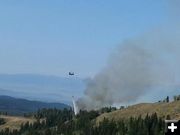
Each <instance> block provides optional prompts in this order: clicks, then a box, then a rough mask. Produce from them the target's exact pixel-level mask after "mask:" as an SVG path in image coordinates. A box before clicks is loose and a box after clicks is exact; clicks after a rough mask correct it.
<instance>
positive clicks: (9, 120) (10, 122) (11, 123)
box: [0, 115, 35, 130]
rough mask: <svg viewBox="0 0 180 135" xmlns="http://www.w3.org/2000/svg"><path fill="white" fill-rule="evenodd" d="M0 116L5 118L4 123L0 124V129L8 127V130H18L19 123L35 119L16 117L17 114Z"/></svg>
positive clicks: (31, 121)
mask: <svg viewBox="0 0 180 135" xmlns="http://www.w3.org/2000/svg"><path fill="white" fill-rule="evenodd" d="M0 118H4V119H5V122H6V123H5V124H4V125H1V126H0V130H2V129H5V128H9V129H10V130H13V129H17V130H19V128H20V126H21V124H23V123H26V122H29V123H33V122H35V119H33V118H24V117H17V116H4V115H0Z"/></svg>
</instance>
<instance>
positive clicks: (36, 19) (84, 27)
mask: <svg viewBox="0 0 180 135" xmlns="http://www.w3.org/2000/svg"><path fill="white" fill-rule="evenodd" d="M0 18H1V20H0V62H1V66H0V73H10V74H11V73H13V74H15V73H38V74H48V75H57V76H65V75H66V74H67V72H69V71H74V72H77V73H78V75H79V76H80V77H88V76H93V75H94V74H95V73H97V72H98V71H100V70H101V69H102V68H103V67H104V66H105V64H106V61H107V59H108V56H109V55H110V53H111V51H113V49H115V47H116V46H118V44H120V43H121V42H122V41H123V40H125V39H128V38H131V37H136V36H138V35H139V34H141V33H143V32H146V31H148V30H151V29H152V28H153V27H156V26H159V25H161V24H162V23H163V22H165V21H166V19H167V2H166V1H165V0H113V1H110V0H1V1H0Z"/></svg>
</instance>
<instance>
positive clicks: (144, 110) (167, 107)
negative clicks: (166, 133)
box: [96, 101, 180, 123]
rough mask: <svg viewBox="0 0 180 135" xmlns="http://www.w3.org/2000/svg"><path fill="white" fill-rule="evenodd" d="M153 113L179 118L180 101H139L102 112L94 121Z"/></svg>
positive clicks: (143, 115)
mask: <svg viewBox="0 0 180 135" xmlns="http://www.w3.org/2000/svg"><path fill="white" fill-rule="evenodd" d="M153 113H157V115H158V116H159V117H164V118H165V117H166V116H167V115H170V117H171V119H178V120H180V101H176V102H170V103H141V104H137V105H133V106H130V107H128V108H126V109H122V110H117V111H114V112H111V113H104V114H102V115H100V116H99V117H98V118H97V119H96V121H97V123H98V122H100V121H102V120H103V119H104V118H108V119H111V120H112V119H113V120H118V119H124V118H125V119H126V118H129V117H138V116H140V115H141V116H142V117H145V116H146V115H147V114H149V115H151V114H153Z"/></svg>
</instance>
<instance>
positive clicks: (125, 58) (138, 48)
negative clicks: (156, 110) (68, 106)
mask: <svg viewBox="0 0 180 135" xmlns="http://www.w3.org/2000/svg"><path fill="white" fill-rule="evenodd" d="M179 37H180V27H179V25H177V23H172V22H171V24H168V25H164V26H161V27H160V28H158V29H155V30H154V31H151V32H148V33H146V34H144V35H143V36H141V37H138V38H136V39H131V40H126V41H124V42H123V43H122V44H120V45H119V47H118V48H116V50H115V51H114V53H112V55H111V56H110V58H109V61H108V62H107V65H106V67H105V68H104V69H103V70H102V71H100V72H99V73H98V74H97V75H96V76H95V77H94V78H93V79H91V80H90V81H89V82H88V84H87V88H86V90H85V96H84V97H82V98H80V99H79V100H78V101H77V104H78V107H79V108H80V109H87V110H91V109H98V108H101V107H104V106H110V105H113V104H121V103H128V102H134V101H136V100H137V99H138V98H139V97H141V96H143V94H145V93H147V92H148V91H149V90H152V89H155V88H159V87H161V88H163V89H167V88H168V89H169V88H170V89H172V90H173V89H174V88H177V87H179V81H180V72H179V69H180V60H179V58H180V39H179Z"/></svg>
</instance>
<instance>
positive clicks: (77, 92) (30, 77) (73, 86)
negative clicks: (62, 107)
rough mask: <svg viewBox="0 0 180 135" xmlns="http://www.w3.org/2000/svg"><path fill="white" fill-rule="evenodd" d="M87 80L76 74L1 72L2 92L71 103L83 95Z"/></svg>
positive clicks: (32, 98)
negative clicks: (60, 75)
mask: <svg viewBox="0 0 180 135" xmlns="http://www.w3.org/2000/svg"><path fill="white" fill-rule="evenodd" d="M84 89H85V82H84V81H83V80H82V79H80V78H77V77H76V76H71V77H70V76H69V77H57V76H48V75H38V74H0V94H1V95H7V96H12V97H16V98H25V99H29V100H38V101H45V102H63V103H67V104H70V103H71V97H72V96H74V97H76V98H78V97H81V96H82V95H83V91H84Z"/></svg>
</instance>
